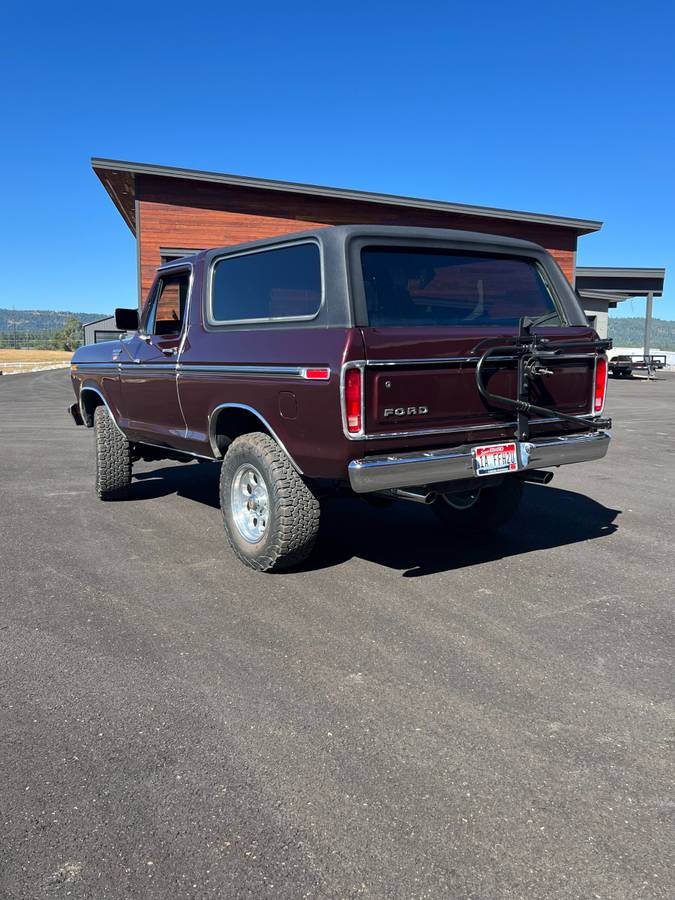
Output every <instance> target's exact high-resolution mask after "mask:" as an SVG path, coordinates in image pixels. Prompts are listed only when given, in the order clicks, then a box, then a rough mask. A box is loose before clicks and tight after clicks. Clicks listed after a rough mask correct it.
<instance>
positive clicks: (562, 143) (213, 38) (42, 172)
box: [0, 0, 675, 319]
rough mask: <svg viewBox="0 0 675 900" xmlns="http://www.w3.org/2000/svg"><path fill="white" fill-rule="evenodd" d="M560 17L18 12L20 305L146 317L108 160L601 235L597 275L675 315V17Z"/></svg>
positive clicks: (7, 184)
mask: <svg viewBox="0 0 675 900" xmlns="http://www.w3.org/2000/svg"><path fill="white" fill-rule="evenodd" d="M548 7H549V4H546V3H541V2H537V3H527V2H524V3H504V2H499V3H491V2H484V3H477V2H475V0H474V2H467V3H464V2H445V3H417V4H405V5H404V4H396V3H393V2H387V3H382V2H370V3H365V2H363V0H362V2H360V3H350V2H343V3H340V4H320V3H319V4H317V3H312V4H309V3H306V4H305V3H295V4H294V3H285V4H280V3H265V2H259V3H256V4H249V5H246V4H236V5H234V4H232V5H230V4H229V3H223V2H221V3H217V4H209V3H202V4H195V6H194V7H192V6H190V5H189V4H188V5H185V4H184V3H181V4H176V5H175V6H172V4H171V3H162V4H155V3H139V2H137V3H134V4H126V3H115V4H114V5H113V6H112V7H111V6H103V7H100V8H96V7H95V5H94V6H93V7H92V5H91V4H86V5H85V4H80V3H77V2H75V3H71V4H53V3H50V4H34V3H30V2H27V3H21V4H14V3H10V4H9V5H8V6H5V11H4V13H3V17H2V27H1V28H0V113H1V114H2V123H3V126H4V127H3V132H4V133H3V136H2V140H0V162H1V164H2V166H1V170H2V172H3V175H4V177H3V184H2V213H3V214H2V217H1V221H0V232H1V233H0V237H1V240H2V247H3V250H4V253H5V261H6V264H5V270H4V278H3V288H2V291H1V292H0V306H3V307H11V306H16V308H17V309H21V308H24V309H26V308H34V307H37V308H49V309H73V310H81V311H87V312H89V311H93V312H98V311H102V312H107V311H109V310H111V309H112V308H113V307H115V306H119V305H122V306H123V305H133V303H134V302H135V296H136V294H135V291H136V261H135V246H134V240H133V238H132V235H131V233H130V232H129V230H128V228H127V226H126V225H125V224H124V222H123V221H122V219H121V217H120V216H119V214H118V213H117V211H116V210H115V208H114V207H113V205H112V203H111V201H110V200H109V198H108V196H107V194H106V193H105V192H104V190H103V188H102V187H101V185H100V183H99V182H98V180H97V179H96V177H95V176H94V174H93V173H92V171H91V168H90V166H89V157H90V156H92V155H95V156H108V157H113V158H120V159H129V160H136V161H144V162H154V163H160V164H165V165H176V166H185V167H189V168H201V169H212V170H215V171H222V172H234V173H238V174H243V175H254V176H261V177H266V178H279V179H286V180H290V181H306V182H315V183H320V184H330V185H337V186H343V187H353V188H358V189H363V190H369V191H382V192H387V193H399V194H408V195H413V196H420V197H433V198H438V199H444V200H450V201H456V202H463V203H475V204H484V205H489V206H503V207H507V208H512V209H524V210H533V211H536V212H549V213H554V214H559V215H570V216H578V217H582V218H592V219H601V220H603V221H604V223H605V225H604V227H603V229H602V231H601V232H600V233H599V234H594V235H589V236H586V237H583V238H581V240H580V244H579V250H580V252H579V258H578V262H579V264H581V265H616V266H632V265H635V266H666V267H667V268H668V269H669V276H668V277H667V280H666V295H665V297H664V299H663V300H657V301H656V302H655V315H658V316H661V317H663V318H671V319H673V318H675V240H674V238H675V227H674V224H673V222H674V216H675V102H674V100H675V63H674V62H673V38H674V36H675V12H674V9H675V8H674V7H673V4H672V3H666V2H660V3H653V2H642V3H640V4H635V3H631V4H628V3H622V2H620V0H616V2H598V3H587V2H584V3H577V2H568V3H565V4H556V5H555V6H554V7H553V6H552V8H551V9H549V8H548ZM642 310H643V301H632V302H630V301H629V302H627V303H624V304H622V306H621V307H620V310H619V312H620V314H622V315H639V314H641V313H642Z"/></svg>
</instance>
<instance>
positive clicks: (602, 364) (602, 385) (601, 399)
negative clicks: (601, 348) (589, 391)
mask: <svg viewBox="0 0 675 900" xmlns="http://www.w3.org/2000/svg"><path fill="white" fill-rule="evenodd" d="M606 393H607V359H606V358H605V357H604V356H599V357H598V361H597V364H596V366H595V399H594V401H593V412H596V413H601V412H602V408H603V406H604V405H605V394H606Z"/></svg>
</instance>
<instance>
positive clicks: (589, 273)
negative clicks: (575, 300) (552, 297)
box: [576, 266, 666, 301]
mask: <svg viewBox="0 0 675 900" xmlns="http://www.w3.org/2000/svg"><path fill="white" fill-rule="evenodd" d="M665 278H666V270H665V269H648V268H627V267H624V266H621V267H616V266H614V267H609V266H577V270H576V288H577V290H578V291H579V293H580V294H582V296H588V297H597V298H598V299H601V298H602V297H603V296H604V297H607V298H608V299H609V298H611V299H613V300H617V301H620V300H627V299H628V298H629V297H644V296H646V295H647V294H648V293H650V292H651V293H652V294H653V295H654V296H655V297H660V296H661V295H662V294H663V283H664V281H665Z"/></svg>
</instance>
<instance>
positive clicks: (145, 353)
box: [120, 266, 191, 446]
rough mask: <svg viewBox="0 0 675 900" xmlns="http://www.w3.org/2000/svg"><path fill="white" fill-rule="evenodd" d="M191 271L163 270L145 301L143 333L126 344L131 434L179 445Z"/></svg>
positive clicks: (126, 391) (126, 408)
mask: <svg viewBox="0 0 675 900" xmlns="http://www.w3.org/2000/svg"><path fill="white" fill-rule="evenodd" d="M190 282H191V270H190V268H189V266H188V267H187V268H180V269H171V270H168V271H164V272H161V273H160V275H159V277H158V279H157V281H156V282H155V285H154V287H153V289H152V291H151V294H150V299H149V301H148V303H147V304H146V308H145V310H144V312H143V317H142V321H141V327H140V330H139V332H138V334H135V335H134V336H133V337H132V338H130V339H129V340H128V341H123V342H122V346H123V348H124V349H125V351H126V354H127V355H126V358H124V359H123V360H120V361H121V362H122V372H121V375H122V407H123V409H124V411H125V413H126V415H127V417H128V421H127V422H126V423H125V426H126V428H125V430H126V431H127V432H128V434H129V436H130V437H131V438H132V439H136V440H139V441H142V440H145V441H148V442H149V443H154V444H160V445H161V444H165V443H166V444H170V445H172V446H176V444H177V443H180V442H181V439H182V438H184V436H185V420H184V419H183V414H182V412H181V408H180V403H179V400H178V388H177V378H176V362H177V357H178V351H179V348H180V343H181V339H182V335H183V327H184V324H185V316H186V310H187V302H188V294H189V291H190Z"/></svg>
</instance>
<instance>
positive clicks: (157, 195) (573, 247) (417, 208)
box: [92, 159, 602, 299]
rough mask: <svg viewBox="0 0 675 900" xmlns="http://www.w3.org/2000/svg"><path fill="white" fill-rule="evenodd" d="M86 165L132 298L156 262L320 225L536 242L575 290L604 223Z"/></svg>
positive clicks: (129, 166) (109, 163) (135, 166)
mask: <svg viewBox="0 0 675 900" xmlns="http://www.w3.org/2000/svg"><path fill="white" fill-rule="evenodd" d="M92 166H93V169H94V171H95V172H96V174H97V176H98V177H99V178H100V180H101V182H102V184H103V186H104V187H105V189H106V190H107V192H108V193H109V194H110V197H111V199H112V201H113V203H114V204H115V206H116V207H117V209H118V210H119V211H120V213H121V215H122V217H123V218H124V221H125V222H126V223H127V225H128V226H129V228H130V229H131V231H132V232H133V234H134V235H135V237H136V239H137V243H138V273H139V297H140V298H141V299H142V298H144V297H145V295H146V294H147V291H148V289H149V288H150V285H151V283H152V279H153V277H154V273H155V269H156V268H157V266H159V265H160V264H161V262H162V261H166V260H168V259H173V258H176V257H177V256H183V255H185V254H187V253H192V252H194V251H195V250H203V249H206V248H208V247H220V246H225V245H231V244H239V243H243V242H245V241H252V240H256V239H257V238H265V237H273V236H276V235H280V234H287V233H289V232H293V231H303V230H304V229H306V228H315V227H317V226H319V225H348V224H374V225H411V226H414V225H419V226H427V227H432V228H458V229H462V230H464V231H480V232H483V233H487V234H498V235H506V236H508V237H514V238H523V239H525V240H528V241H534V242H535V243H537V244H541V245H542V246H543V247H545V248H546V249H547V250H549V251H550V253H551V254H552V255H553V256H554V257H555V259H556V260H557V261H558V263H559V265H560V267H561V269H562V270H563V272H564V273H565V275H566V276H567V278H568V279H569V281H570V282H571V283H572V284H573V283H574V277H575V267H576V252H577V240H578V239H579V237H580V236H581V235H584V234H588V233H589V232H592V231H598V230H599V229H600V228H601V226H602V222H596V221H592V220H587V219H572V218H565V217H562V216H551V215H545V214H541V213H531V212H516V211H514V210H506V209H493V208H490V207H484V206H467V205H464V204H459V203H446V202H443V201H439V200H421V199H414V198H411V197H398V196H394V195H389V194H373V193H367V192H364V191H352V190H345V189H343V188H331V187H320V186H317V185H310V184H296V183H293V182H286V181H269V180H266V179H261V178H246V177H243V176H240V175H224V174H219V173H216V172H200V171H195V170H193V169H175V168H170V167H167V166H155V165H147V164H145V163H133V162H123V161H121V160H114V159H93V160H92Z"/></svg>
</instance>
